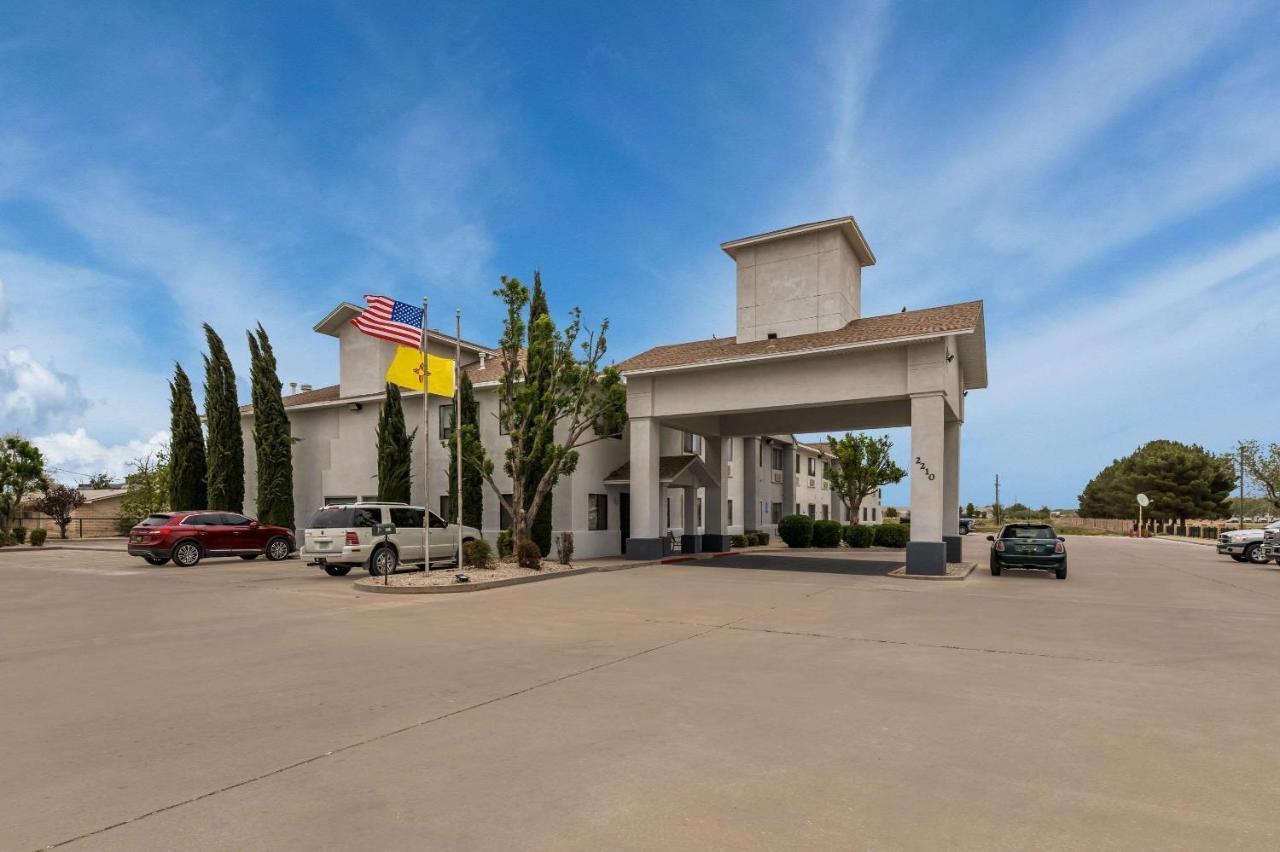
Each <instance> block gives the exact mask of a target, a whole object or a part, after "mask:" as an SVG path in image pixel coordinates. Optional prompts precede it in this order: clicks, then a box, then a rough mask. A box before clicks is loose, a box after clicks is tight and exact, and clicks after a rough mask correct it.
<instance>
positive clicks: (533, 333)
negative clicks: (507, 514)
mask: <svg viewBox="0 0 1280 852" xmlns="http://www.w3.org/2000/svg"><path fill="white" fill-rule="evenodd" d="M528 359H529V360H528V366H527V368H526V370H527V372H526V378H525V382H526V386H527V387H528V390H529V393H531V394H532V397H533V399H534V400H535V401H536V402H535V406H536V410H535V411H534V412H533V417H532V423H531V428H530V430H529V432H528V434H526V435H525V440H524V443H523V446H522V447H521V448H520V450H521V452H523V453H525V454H526V455H530V456H531V455H532V454H533V452H534V447H535V446H549V445H550V444H551V443H552V440H553V435H552V434H551V433H552V430H554V429H555V423H554V421H553V420H552V419H551V417H550V415H549V413H548V412H547V410H546V406H547V405H549V404H550V402H549V400H548V390H549V389H550V386H551V367H552V364H553V362H554V360H555V323H554V321H553V320H552V319H551V312H550V311H549V310H548V308H547V294H546V292H545V291H544V290H543V289H542V273H541V272H539V271H537V270H534V273H533V293H532V296H531V297H530V299H529V352H528ZM539 433H541V434H539ZM540 439H541V440H540ZM546 469H547V462H546V459H544V458H536V457H530V459H529V478H528V479H526V480H525V503H526V505H527V504H528V503H531V502H532V500H533V494H534V492H535V491H536V490H537V487H538V481H539V480H540V479H542V475H543V473H545V472H546ZM551 487H552V490H551V491H548V492H547V496H546V499H545V500H543V501H542V505H541V506H539V507H538V514H537V515H535V516H534V518H533V526H532V527H531V529H530V534H531V535H532V536H533V540H534V542H535V543H536V544H537V545H538V549H539V550H541V551H542V555H543V556H548V555H549V554H550V553H551V503H552V500H553V498H554V494H555V491H554V489H555V482H554V481H553V482H552V483H551Z"/></svg>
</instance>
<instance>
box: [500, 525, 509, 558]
mask: <svg viewBox="0 0 1280 852" xmlns="http://www.w3.org/2000/svg"><path fill="white" fill-rule="evenodd" d="M510 555H511V530H503V531H502V532H500V533H498V558H499V559H506V558H507V557H508V556H510Z"/></svg>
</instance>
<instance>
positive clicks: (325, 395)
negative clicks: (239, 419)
mask: <svg viewBox="0 0 1280 852" xmlns="http://www.w3.org/2000/svg"><path fill="white" fill-rule="evenodd" d="M338 389H339V386H338V385H326V386H325V387H322V388H315V389H313V390H309V391H303V392H302V393H291V394H286V395H285V396H284V407H285V408H292V407H293V406H295V405H306V404H307V403H311V402H336V401H337V400H338V399H339V398H340V396H339V393H338ZM252 411H253V406H252V405H242V406H240V413H241V414H250V413H252Z"/></svg>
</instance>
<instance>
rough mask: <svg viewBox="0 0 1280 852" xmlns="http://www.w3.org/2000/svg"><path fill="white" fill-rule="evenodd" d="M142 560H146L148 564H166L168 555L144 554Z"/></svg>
mask: <svg viewBox="0 0 1280 852" xmlns="http://www.w3.org/2000/svg"><path fill="white" fill-rule="evenodd" d="M142 560H143V561H144V562H146V563H147V564H148V565H165V564H167V563H168V562H169V557H167V556H144V557H142Z"/></svg>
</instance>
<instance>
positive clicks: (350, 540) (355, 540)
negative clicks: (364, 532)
mask: <svg viewBox="0 0 1280 852" xmlns="http://www.w3.org/2000/svg"><path fill="white" fill-rule="evenodd" d="M359 543H360V536H358V535H356V534H355V533H354V532H350V531H348V532H347V544H359Z"/></svg>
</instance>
